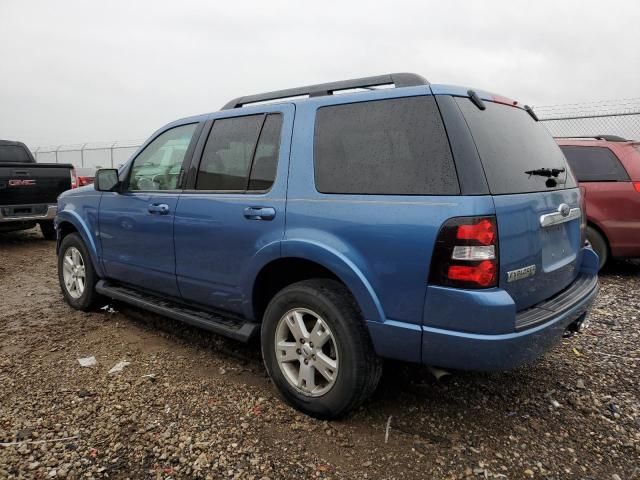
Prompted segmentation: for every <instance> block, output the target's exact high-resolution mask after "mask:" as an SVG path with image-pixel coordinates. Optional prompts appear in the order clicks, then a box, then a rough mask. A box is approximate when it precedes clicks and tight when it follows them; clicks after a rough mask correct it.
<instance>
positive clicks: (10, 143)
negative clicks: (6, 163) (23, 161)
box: [0, 140, 28, 150]
mask: <svg viewBox="0 0 640 480" xmlns="http://www.w3.org/2000/svg"><path fill="white" fill-rule="evenodd" d="M0 145H3V146H11V147H24V148H27V146H26V145H25V144H24V143H22V142H16V141H14V140H0ZM27 150H28V149H27Z"/></svg>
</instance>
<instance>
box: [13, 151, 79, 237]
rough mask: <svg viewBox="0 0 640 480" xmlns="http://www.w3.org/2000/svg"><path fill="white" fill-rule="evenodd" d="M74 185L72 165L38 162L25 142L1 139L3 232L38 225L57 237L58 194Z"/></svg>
mask: <svg viewBox="0 0 640 480" xmlns="http://www.w3.org/2000/svg"><path fill="white" fill-rule="evenodd" d="M75 186H76V180H75V172H74V170H73V165H71V164H62V163H36V160H35V158H33V155H32V154H31V152H30V151H29V149H28V148H27V147H26V145H25V144H24V143H20V142H12V141H8V140H0V232H9V231H14V230H26V229H28V228H33V227H35V226H36V224H39V225H40V230H42V235H43V236H44V238H46V239H49V240H54V239H55V237H56V232H55V230H54V228H53V218H54V217H55V215H56V212H57V210H58V207H57V202H58V195H60V194H61V193H62V192H64V191H65V190H69V189H70V188H74V187H75Z"/></svg>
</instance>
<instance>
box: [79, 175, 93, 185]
mask: <svg viewBox="0 0 640 480" xmlns="http://www.w3.org/2000/svg"><path fill="white" fill-rule="evenodd" d="M92 183H93V177H86V176H84V177H83V176H79V177H78V186H79V187H85V186H87V185H91V184H92Z"/></svg>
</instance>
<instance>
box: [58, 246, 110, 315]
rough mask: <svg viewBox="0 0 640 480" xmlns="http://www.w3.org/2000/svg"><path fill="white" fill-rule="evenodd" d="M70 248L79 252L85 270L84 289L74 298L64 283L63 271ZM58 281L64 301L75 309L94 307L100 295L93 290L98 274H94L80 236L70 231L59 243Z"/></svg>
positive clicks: (88, 309)
mask: <svg viewBox="0 0 640 480" xmlns="http://www.w3.org/2000/svg"><path fill="white" fill-rule="evenodd" d="M72 248H75V249H76V250H77V251H78V252H79V254H80V256H81V258H82V261H83V264H84V271H85V277H84V278H85V280H84V290H83V292H82V294H81V295H80V296H79V297H77V298H74V296H73V294H72V293H71V292H70V291H69V289H68V288H67V286H66V285H65V281H64V273H63V262H64V258H65V255H66V253H67V252H68V251H70V250H71V249H72ZM58 281H59V282H60V288H61V289H62V294H63V295H64V299H65V301H66V302H67V303H68V304H69V305H70V306H72V307H73V308H75V309H76V310H82V311H85V312H86V311H90V310H92V309H93V307H95V305H96V303H97V302H98V300H99V299H100V295H98V293H97V292H96V290H95V286H96V283H97V281H98V276H97V275H96V271H95V269H94V268H93V264H92V263H91V257H90V256H89V252H88V251H87V248H86V247H85V245H84V242H83V241H82V238H81V237H80V235H78V234H77V233H70V234H69V235H67V236H66V237H64V238H63V239H62V242H61V243H60V251H59V252H58Z"/></svg>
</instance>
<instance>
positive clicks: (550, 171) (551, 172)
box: [524, 167, 565, 178]
mask: <svg viewBox="0 0 640 480" xmlns="http://www.w3.org/2000/svg"><path fill="white" fill-rule="evenodd" d="M564 172H565V169H564V168H545V167H543V168H536V169H535V170H527V171H526V172H524V173H527V174H529V176H531V175H539V176H541V177H547V178H551V177H556V178H557V177H558V175H560V174H561V173H564Z"/></svg>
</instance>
